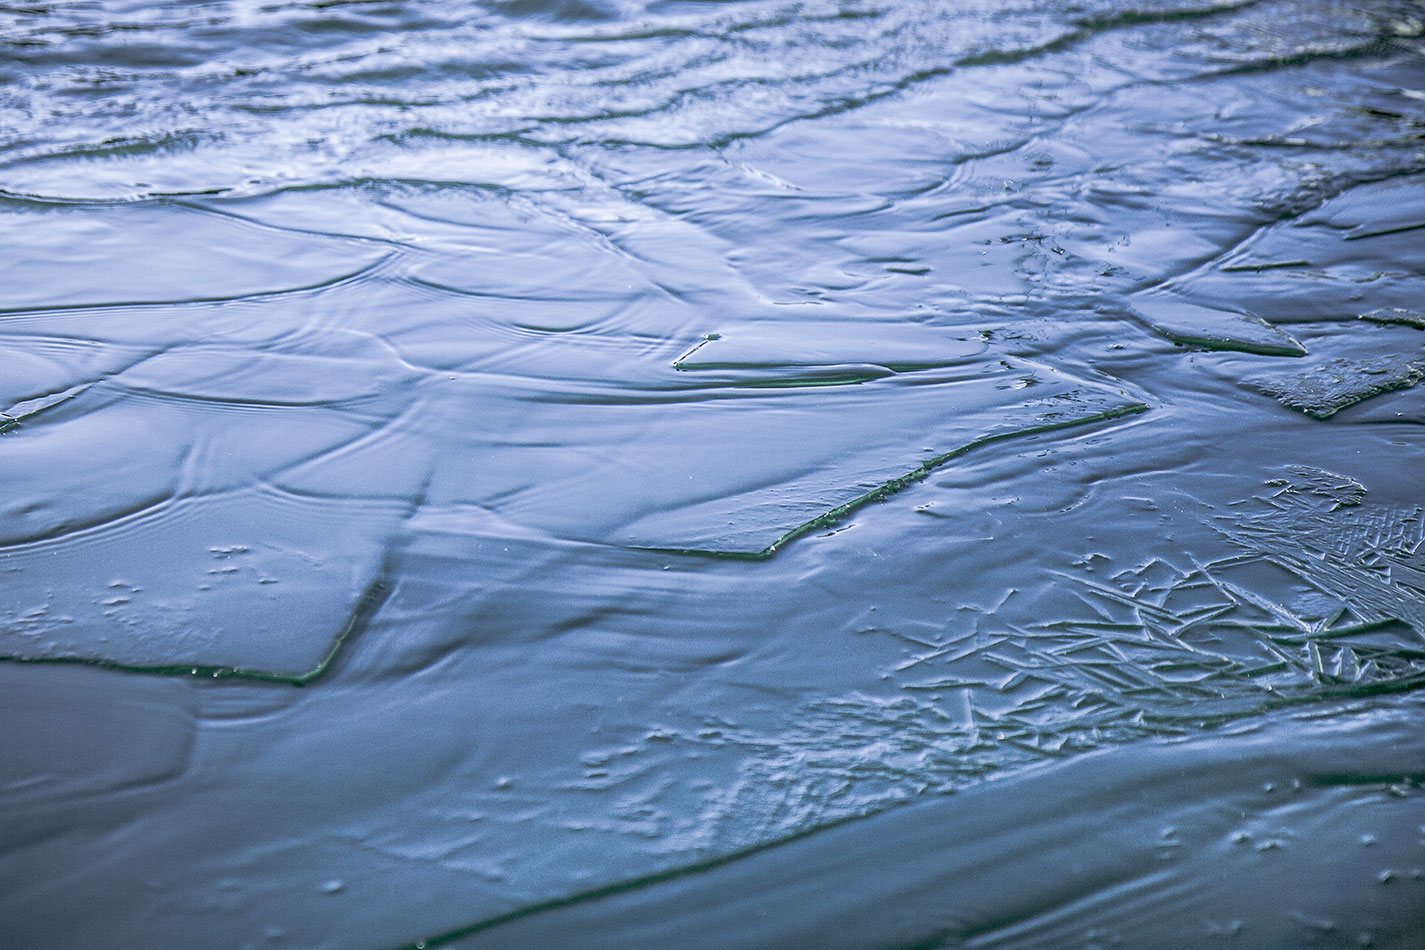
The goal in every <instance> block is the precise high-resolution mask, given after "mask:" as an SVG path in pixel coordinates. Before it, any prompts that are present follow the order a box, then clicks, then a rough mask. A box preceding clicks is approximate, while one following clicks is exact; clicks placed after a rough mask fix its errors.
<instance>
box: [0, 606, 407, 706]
mask: <svg viewBox="0 0 1425 950" xmlns="http://www.w3.org/2000/svg"><path fill="white" fill-rule="evenodd" d="M390 592H391V587H390V585H389V584H387V583H386V582H385V581H384V580H378V581H374V582H372V583H371V585H370V586H368V587H367V588H366V590H365V591H364V592H363V593H362V595H361V598H360V599H359V600H358V601H357V602H356V606H355V608H353V610H352V612H351V615H350V617H349V618H348V619H347V622H346V626H345V627H344V628H342V631H341V632H340V633H339V634H337V635H336V637H335V638H334V639H333V640H332V642H331V645H330V646H329V647H328V648H327V652H326V655H325V656H323V657H322V658H321V660H320V661H319V662H318V663H317V664H316V666H313V667H312V668H311V669H309V670H306V671H305V672H299V673H282V672H277V671H274V670H259V669H248V668H245V667H236V666H217V665H194V664H191V663H175V664H163V665H156V666H142V665H137V664H130V663H120V662H117V661H115V660H106V659H103V658H102V657H90V656H24V655H22V654H13V653H11V654H0V662H5V663H44V664H60V665H67V666H90V667H95V668H97V669H102V670H115V671H118V672H122V673H142V674H147V675H150V676H193V677H207V678H211V679H215V680H224V679H231V680H245V681H247V682H258V683H287V684H289V685H292V686H306V685H307V684H308V683H310V682H312V681H313V680H315V679H317V678H318V677H320V676H322V675H323V674H324V673H326V671H327V670H328V669H330V668H331V665H332V663H333V662H334V661H335V660H336V658H337V655H338V654H339V653H340V652H341V649H342V647H344V646H345V645H346V643H347V642H348V641H349V640H351V638H352V637H353V636H355V635H356V634H357V633H358V632H360V631H361V630H362V629H363V628H364V627H365V626H366V624H367V622H368V621H370V619H371V617H372V615H373V614H375V613H376V611H377V610H378V609H379V608H380V606H381V605H382V604H383V603H385V601H386V597H387V595H389V594H390Z"/></svg>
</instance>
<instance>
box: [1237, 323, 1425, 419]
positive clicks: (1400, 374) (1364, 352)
mask: <svg viewBox="0 0 1425 950" xmlns="http://www.w3.org/2000/svg"><path fill="white" fill-rule="evenodd" d="M1345 327H1346V329H1345V331H1344V332H1339V333H1331V334H1326V335H1324V336H1322V337H1321V338H1320V339H1316V340H1313V341H1312V352H1311V354H1310V355H1309V356H1307V357H1305V358H1304V359H1301V360H1293V361H1292V362H1291V364H1290V365H1289V366H1273V367H1270V368H1268V369H1265V370H1264V371H1262V372H1258V373H1255V374H1252V375H1250V376H1248V377H1246V380H1245V381H1246V382H1247V384H1248V385H1250V386H1252V387H1253V388H1255V389H1257V390H1258V391H1260V392H1263V393H1265V394H1266V395H1268V396H1271V397H1273V398H1274V399H1276V400H1277V401H1279V402H1280V403H1281V404H1282V405H1284V406H1287V407H1289V408H1291V409H1295V410H1297V411H1299V412H1304V413H1306V414H1307V415H1309V416H1313V417H1315V418H1317V419H1329V418H1331V417H1332V416H1334V415H1335V414H1336V413H1338V412H1340V411H1341V410H1342V409H1347V408H1349V407H1351V406H1354V405H1355V404H1356V403H1359V402H1364V401H1365V400H1367V399H1370V398H1372V397H1374V396H1379V395H1382V394H1384V393H1388V392H1394V391H1395V390H1398V389H1407V388H1409V387H1411V386H1414V385H1415V384H1416V383H1418V382H1419V381H1420V380H1421V379H1422V378H1425V346H1422V345H1421V340H1420V337H1419V334H1417V333H1413V332H1410V331H1404V330H1400V329H1397V328H1391V327H1384V326H1372V325H1370V324H1359V323H1355V322H1354V321H1353V322H1352V323H1350V324H1346V325H1345Z"/></svg>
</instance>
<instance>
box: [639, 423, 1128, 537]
mask: <svg viewBox="0 0 1425 950" xmlns="http://www.w3.org/2000/svg"><path fill="white" fill-rule="evenodd" d="M1149 409H1150V407H1149V406H1148V404H1147V403H1141V402H1134V403H1128V404H1126V405H1123V406H1120V407H1117V408H1113V409H1106V410H1104V411H1102V412H1096V413H1092V414H1090V415H1085V416H1078V417H1075V418H1072V419H1060V420H1055V421H1052V422H1045V423H1043V424H1040V425H1033V426H1028V427H1025V428H1022V429H1015V430H1012V431H1008V432H996V433H993V434H990V435H986V436H982V437H980V438H978V439H974V440H973V441H970V442H967V443H965V444H964V445H960V446H957V447H955V448H953V449H950V450H948V451H945V452H941V453H940V454H938V455H936V456H934V457H933V458H929V459H925V460H923V461H921V462H920V463H919V464H918V465H916V467H915V468H913V469H911V470H910V471H908V472H906V473H905V474H904V475H900V476H898V477H896V478H892V479H890V480H888V481H885V482H882V483H881V484H879V485H877V486H876V487H875V488H872V489H871V490H869V491H867V492H865V493H864V494H861V495H858V496H857V497H855V498H853V499H851V500H850V501H848V502H846V503H844V504H841V505H837V506H836V507H835V508H831V509H829V510H827V511H826V512H824V513H822V514H820V515H817V516H816V517H815V518H812V519H810V520H808V521H805V522H803V523H801V524H799V525H797V526H796V527H794V528H791V529H790V530H788V531H787V532H785V533H784V534H782V535H781V536H780V537H778V538H777V539H776V540H774V541H773V542H772V543H770V544H768V545H767V546H766V547H763V548H760V549H757V550H736V549H726V548H692V547H658V546H654V545H639V546H637V549H638V550H644V551H656V552H659V553H663V554H687V555H694V556H703V557H712V558H722V559H726V560H734V561H765V560H767V559H768V558H771V557H772V556H773V555H775V554H776V553H777V552H778V551H781V550H782V549H783V548H785V547H786V546H787V545H789V544H791V543H792V542H793V541H795V540H797V539H798V538H802V537H805V536H806V535H808V534H811V533H813V532H815V531H821V530H824V529H827V528H833V527H835V526H836V525H838V524H841V523H842V522H843V521H845V520H846V518H848V517H849V516H850V515H852V514H854V513H855V512H857V511H859V510H860V509H862V508H864V507H866V506H867V505H870V504H872V503H874V502H878V501H884V500H885V499H887V498H889V497H890V496H892V495H894V494H896V493H898V492H900V491H903V490H905V489H906V488H909V487H910V486H911V485H914V484H916V483H917V482H921V481H924V480H925V479H926V478H929V477H930V475H931V474H932V473H933V472H934V471H935V470H936V469H937V468H940V467H941V466H942V465H945V464H946V463H947V462H950V461H952V460H954V459H957V458H959V457H960V456H962V455H965V454H966V453H967V452H971V451H973V450H975V449H977V448H981V447H982V446H986V445H991V444H994V443H996V442H1003V441H1005V440H1007V439H1014V438H1019V437H1022V436H1031V435H1040V434H1043V433H1047V432H1058V431H1060V430H1062V429H1070V428H1074V427H1076V426H1087V425H1092V424H1094V423H1097V422H1109V421H1112V420H1115V419H1121V418H1123V417H1125V416H1133V415H1138V414H1140V413H1144V412H1147V411H1149Z"/></svg>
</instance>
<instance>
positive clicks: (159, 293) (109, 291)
mask: <svg viewBox="0 0 1425 950" xmlns="http://www.w3.org/2000/svg"><path fill="white" fill-rule="evenodd" d="M0 235H3V238H0V249H3V252H4V255H5V258H6V270H7V275H6V281H5V286H4V287H3V288H0V312H3V311H9V310H27V309H32V308H45V309H50V308H56V307H95V306H112V305H115V304H133V303H168V302H178V301H193V300H218V299H231V298H238V297H246V296H251V295H254V294H270V293H277V292H281V291H286V290H293V289H296V288H303V287H314V286H324V285H327V284H330V283H334V282H336V281H338V280H341V279H342V278H345V277H349V276H351V275H353V274H355V273H358V272H360V271H363V270H365V269H367V268H369V267H371V266H372V265H373V264H375V263H376V262H377V261H379V260H381V259H382V258H383V257H385V256H386V254H387V253H388V251H387V250H386V249H385V248H383V247H381V246H380V245H378V244H375V243H373V242H369V241H355V240H351V239H347V238H338V237H335V236H327V235H314V234H304V233H301V232H296V231H290V230H281V229H277V228H268V227H263V226H261V225H257V224H254V223H252V222H249V221H246V220H243V219H241V218H237V217H232V216H228V215H219V214H212V213H208V212H203V211H197V210H193V209H191V208H186V207H176V206H174V205H171V204H167V203H162V202H144V203H138V204H133V205H94V206H89V205H49V206H42V205H35V204H29V203H20V202H9V201H7V202H3V203H0Z"/></svg>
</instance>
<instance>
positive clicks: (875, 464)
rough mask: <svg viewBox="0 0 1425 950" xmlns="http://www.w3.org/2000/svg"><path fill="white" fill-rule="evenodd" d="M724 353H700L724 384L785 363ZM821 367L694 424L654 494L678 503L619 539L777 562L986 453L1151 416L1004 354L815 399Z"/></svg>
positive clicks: (694, 416)
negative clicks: (732, 371) (799, 545)
mask: <svg viewBox="0 0 1425 950" xmlns="http://www.w3.org/2000/svg"><path fill="white" fill-rule="evenodd" d="M809 338H811V339H816V336H815V334H809ZM724 339H725V338H724ZM722 344H723V339H718V340H712V341H709V342H708V343H707V344H706V345H705V346H703V347H701V348H700V349H699V350H698V351H697V352H698V356H700V357H702V358H703V359H704V360H705V361H706V362H707V365H711V366H719V367H724V369H723V370H722V373H723V374H725V373H726V372H727V368H730V367H731V366H735V365H739V363H740V364H742V365H747V366H749V369H748V371H747V372H748V373H749V374H756V373H757V364H760V365H761V366H769V365H773V364H775V363H776V362H778V361H779V360H780V359H781V357H775V358H774V356H773V354H771V353H769V354H768V356H767V358H765V359H762V360H757V359H754V358H752V357H750V356H749V355H748V354H746V353H745V351H744V350H743V348H741V347H735V346H733V345H731V344H729V345H728V350H729V353H730V359H729V361H727V362H726V363H724V362H723V361H719V360H717V357H716V350H717V348H719V347H720V346H722ZM958 345H959V346H963V344H962V343H960V344H958ZM954 351H955V347H954V346H953V345H952V346H951V347H950V348H949V349H948V350H947V352H954ZM811 366H813V363H812V361H811V360H810V359H808V361H807V364H806V365H799V366H796V367H793V368H792V371H791V373H790V375H789V379H788V381H787V382H786V383H785V385H787V386H789V387H792V388H787V389H776V388H770V389H764V390H762V391H760V392H755V391H754V392H752V393H748V392H746V391H743V392H740V393H737V394H736V395H732V396H730V398H726V399H720V400H709V401H707V402H705V403H704V404H702V405H700V406H699V407H698V411H697V412H696V413H693V412H689V413H687V420H688V424H687V426H686V428H685V431H686V432H687V433H688V435H689V436H690V437H689V438H687V441H686V442H685V444H684V445H683V446H682V447H681V448H682V451H679V452H676V453H670V454H669V455H667V456H666V458H665V460H664V461H663V463H662V465H661V471H660V472H659V473H658V477H657V479H654V480H650V483H649V484H650V487H652V488H653V489H654V490H655V491H659V492H660V493H664V492H667V490H668V486H672V488H673V489H674V491H675V492H676V495H677V496H679V497H677V498H676V501H675V497H672V496H670V497H669V499H668V500H669V502H671V503H669V504H664V505H660V506H659V507H658V508H657V509H656V510H655V511H653V512H652V513H650V514H648V515H646V516H644V517H642V518H640V519H639V520H637V521H635V522H633V523H632V524H630V525H629V526H628V528H627V529H626V530H625V531H624V532H623V533H622V534H621V538H620V540H623V541H625V542H627V543H629V544H632V545H636V546H644V547H657V548H672V549H678V550H694V551H705V552H714V553H722V554H729V555H742V556H765V555H769V554H771V553H773V552H774V551H775V550H776V549H777V548H778V547H779V546H780V545H781V544H782V543H785V542H786V541H788V540H790V539H791V538H793V537H796V536H799V535H801V534H803V533H805V532H806V531H808V530H813V529H815V528H816V527H818V526H821V525H826V524H830V523H832V522H833V521H835V520H837V519H838V518H839V517H840V516H842V515H844V514H845V513H848V512H849V511H850V510H851V509H853V508H855V507H858V506H859V505H860V504H862V503H865V502H867V501H870V500H873V499H876V498H880V497H884V496H885V495H887V494H890V493H892V492H894V491H897V490H899V489H900V488H902V487H904V486H905V485H907V484H909V483H911V482H913V481H915V480H918V479H919V478H922V477H924V476H925V474H926V473H928V472H929V471H930V470H931V469H932V468H934V467H936V466H937V465H940V464H943V463H944V462H946V461H948V460H949V459H951V458H953V457H955V456H956V455H958V454H960V453H961V452H963V451H965V450H968V449H970V448H973V447H975V446H978V445H983V444H985V443H987V442H991V441H996V440H999V439H1004V438H1009V437H1012V436H1016V435H1027V434H1030V433H1033V432H1043V431H1047V430H1051V429H1058V428H1063V427H1066V426H1072V425H1077V424H1082V423H1088V422H1092V421H1098V420H1102V419H1106V418H1112V417H1115V416H1119V415H1122V414H1124V413H1128V412H1135V411H1138V410H1140V409H1142V408H1144V407H1143V406H1142V404H1141V403H1139V402H1137V401H1136V400H1133V399H1132V398H1130V397H1128V396H1127V395H1126V394H1124V393H1123V392H1122V391H1119V390H1112V389H1108V388H1106V387H1099V386H1094V385H1091V384H1089V383H1085V382H1083V381H1080V380H1076V379H1073V378H1072V377H1069V376H1067V375H1065V374H1063V373H1060V372H1058V371H1055V370H1052V369H1049V368H1047V367H1044V366H1040V365H1038V364H1035V363H1031V362H1028V361H1025V360H1021V359H1017V358H1013V357H1009V356H1006V355H1003V354H997V353H994V352H992V351H991V352H989V353H987V354H986V356H985V358H982V359H981V360H979V361H975V362H971V363H966V364H964V365H961V366H956V367H949V368H942V369H937V370H933V371H922V372H916V373H901V374H896V375H893V376H890V377H887V378H883V379H879V380H875V381H873V382H866V383H862V384H860V385H848V386H819V387H815V388H807V387H806V385H805V383H804V382H801V380H802V379H803V378H804V373H805V372H806V370H807V369H808V368H810V367H811ZM720 378H722V377H720ZM752 378H754V379H756V380H757V382H758V383H759V384H760V385H761V386H763V387H767V386H769V381H768V380H767V379H766V378H765V377H763V376H761V375H752ZM753 418H755V419H756V420H757V425H756V426H751V425H749V424H748V423H749V420H750V419H753ZM892 423H893V424H892Z"/></svg>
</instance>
